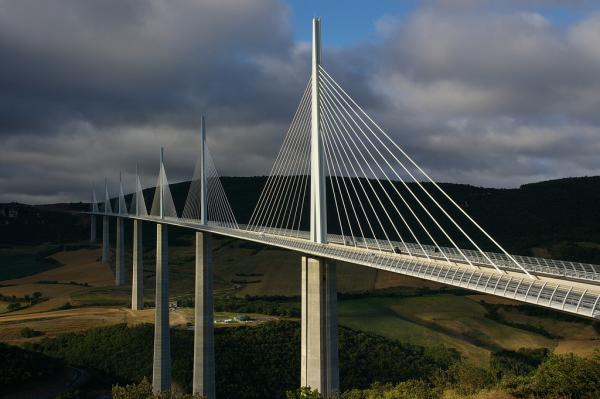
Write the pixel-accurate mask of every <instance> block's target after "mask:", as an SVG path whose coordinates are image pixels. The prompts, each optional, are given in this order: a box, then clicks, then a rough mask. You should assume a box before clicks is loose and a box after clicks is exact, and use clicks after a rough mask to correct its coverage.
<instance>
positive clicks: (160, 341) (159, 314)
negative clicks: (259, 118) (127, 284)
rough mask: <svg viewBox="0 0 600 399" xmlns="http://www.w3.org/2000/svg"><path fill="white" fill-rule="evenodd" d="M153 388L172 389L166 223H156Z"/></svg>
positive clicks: (159, 389)
mask: <svg viewBox="0 0 600 399" xmlns="http://www.w3.org/2000/svg"><path fill="white" fill-rule="evenodd" d="M152 390H153V391H154V392H155V393H158V392H164V391H170V390H171V342H170V333H169V246H168V229H167V225H165V224H157V225H156V311H155V320H154V363H153V366H152Z"/></svg>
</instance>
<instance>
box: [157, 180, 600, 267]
mask: <svg viewBox="0 0 600 399" xmlns="http://www.w3.org/2000/svg"><path fill="white" fill-rule="evenodd" d="M222 181H223V186H224V188H225V190H226V192H227V194H228V198H229V200H230V202H231V205H232V207H233V208H234V210H235V213H236V216H237V218H238V221H239V222H241V223H245V222H247V221H248V219H249V217H250V215H251V213H252V210H253V206H254V204H256V202H257V199H258V197H259V195H260V192H261V190H262V187H263V186H264V183H265V181H266V178H265V177H224V178H222ZM441 186H442V187H443V189H444V190H445V191H446V192H447V193H448V194H449V195H450V196H451V197H452V198H453V199H454V200H455V201H456V202H457V203H459V204H460V205H461V206H462V207H463V209H465V210H466V211H467V212H468V213H469V214H470V215H471V216H472V217H473V218H474V219H475V220H476V221H477V222H478V223H480V224H481V225H482V226H483V227H484V228H485V229H486V230H487V231H488V232H490V234H492V236H494V237H495V238H497V240H498V241H500V242H501V243H502V244H503V245H504V246H506V247H507V249H510V250H511V251H513V252H515V253H522V254H527V253H529V250H530V248H532V247H535V246H551V245H552V244H556V243H560V242H594V243H599V244H600V176H595V177H578V178H566V179H559V180H551V181H544V182H539V183H532V184H526V185H523V186H521V187H519V188H514V189H495V188H482V187H474V186H470V185H466V184H449V183H444V184H441ZM188 187H189V184H188V183H179V184H176V185H174V187H172V192H173V195H174V197H175V201H176V205H177V208H178V209H182V208H183V205H184V203H185V197H186V195H187V190H188ZM148 194H150V193H148ZM149 200H150V199H149ZM329 202H330V203H332V202H333V201H329ZM329 214H330V217H332V216H333V215H334V212H329ZM569 256H570V255H569ZM582 260H585V259H582ZM588 260H589V261H591V259H588ZM597 261H598V262H599V263H600V259H598V260H597Z"/></svg>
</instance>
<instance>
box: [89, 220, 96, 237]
mask: <svg viewBox="0 0 600 399" xmlns="http://www.w3.org/2000/svg"><path fill="white" fill-rule="evenodd" d="M90 242H96V216H95V215H90Z"/></svg>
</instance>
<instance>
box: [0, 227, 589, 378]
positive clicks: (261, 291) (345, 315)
mask: <svg viewBox="0 0 600 399" xmlns="http://www.w3.org/2000/svg"><path fill="white" fill-rule="evenodd" d="M213 245H214V264H215V295H216V296H217V297H219V296H224V295H229V296H236V297H240V298H242V299H243V298H244V297H245V296H246V295H249V296H259V297H260V296H262V297H264V296H273V295H281V296H287V297H297V296H298V295H299V288H300V287H299V284H300V279H299V277H300V276H299V267H298V265H299V263H300V261H299V256H298V255H296V254H293V253H289V252H286V251H282V250H276V249H265V248H263V247H260V246H254V245H248V244H246V243H241V242H239V241H236V240H231V239H222V238H221V239H215V240H214V244H213ZM99 258H100V250H99V249H98V248H96V249H79V250H73V251H62V252H58V253H55V254H53V255H51V259H52V262H55V263H56V264H58V265H59V266H57V267H55V268H53V269H51V270H44V271H41V272H39V273H35V274H32V275H29V276H26V277H20V278H15V279H10V280H4V281H0V294H2V295H3V296H13V295H14V296H15V297H18V298H23V297H24V296H26V295H28V296H31V295H32V294H33V293H34V292H39V293H40V294H41V297H42V299H43V300H42V301H40V302H38V303H35V304H33V305H31V306H26V307H23V308H22V309H19V310H13V311H7V310H8V309H7V303H5V302H0V312H4V313H1V314H0V341H3V342H7V343H13V344H21V343H24V342H29V341H32V340H37V339H40V337H29V338H25V337H23V336H22V333H21V331H22V330H23V329H24V328H30V329H32V330H34V331H39V332H41V333H42V334H43V335H41V336H49V337H52V336H56V335H59V334H61V333H63V332H67V331H81V330H85V329H89V328H92V327H97V326H104V325H113V324H118V323H127V324H128V325H135V324H139V323H152V322H153V320H154V309H153V308H152V307H153V302H154V284H155V280H154V277H155V273H154V250H153V249H152V248H147V249H146V251H145V253H144V262H145V267H144V287H145V289H144V294H145V295H144V298H145V302H146V306H147V307H148V308H147V309H145V310H142V311H132V310H130V309H129V304H130V289H131V287H130V286H129V285H125V286H123V287H115V286H114V272H113V270H114V263H112V264H111V265H105V264H102V263H100V261H99ZM130 267H131V259H130V257H129V256H127V257H126V281H128V280H129V279H130V278H131V277H130V276H131V271H130ZM193 270H194V248H193V246H192V245H191V244H190V245H177V246H172V247H171V248H170V282H171V288H170V296H171V298H173V299H176V298H180V297H185V296H186V295H187V296H188V297H189V294H191V293H193V282H194V279H193V277H194V272H193ZM338 287H339V291H340V293H346V296H344V295H342V297H341V299H340V301H339V309H338V317H339V323H340V324H341V325H343V326H346V327H349V328H352V329H355V330H359V331H364V332H368V333H373V334H378V335H382V336H385V337H387V338H391V339H395V340H398V341H401V342H407V343H412V344H415V345H422V346H426V347H433V346H438V345H443V346H446V347H451V348H455V349H456V350H457V351H458V352H460V353H461V355H462V356H463V357H464V358H465V359H467V360H468V361H470V362H472V363H475V364H477V365H483V366H486V365H488V364H489V356H490V353H491V352H492V351H495V350H498V349H512V350H515V349H518V348H521V347H527V348H538V347H546V348H550V349H552V350H554V351H556V352H557V353H564V352H574V353H577V354H581V355H589V354H591V353H592V352H593V350H594V349H596V348H600V335H599V334H598V330H597V328H595V326H593V325H592V324H591V323H590V322H588V321H586V320H580V319H569V318H567V319H565V320H563V319H553V318H552V316H547V315H546V316H542V315H538V314H531V312H526V311H524V309H522V307H521V306H517V305H518V304H517V303H515V302H513V301H510V300H506V299H498V298H494V297H491V296H487V295H480V294H473V295H465V294H466V292H465V293H460V292H458V293H453V292H451V291H445V290H440V289H441V288H443V287H442V286H440V285H439V284H435V283H427V282H423V281H420V280H418V279H414V278H411V277H406V276H401V275H395V274H392V273H388V272H381V271H376V270H374V269H369V268H364V267H359V266H353V265H347V264H340V265H338ZM363 292H370V294H368V295H364V294H362V293H363ZM348 295H349V296H348ZM23 305H27V304H26V303H23ZM287 306H294V305H293V301H292V303H291V304H290V303H288V305H287ZM493 306H496V307H497V308H491V307H493ZM494 309H495V312H496V316H495V317H490V313H491V312H492V311H494ZM170 314H171V324H172V325H173V326H176V327H180V328H187V326H188V325H189V324H191V323H193V311H192V309H191V308H178V309H175V310H172V311H171V313H170ZM235 314H236V313H235V312H219V313H216V318H217V319H226V318H232V316H234V315H235ZM251 317H253V318H254V319H257V320H258V321H259V322H262V321H268V320H273V319H277V318H279V317H278V316H266V315H259V314H252V315H251ZM232 325H236V323H232V324H219V327H221V326H222V327H229V326H232Z"/></svg>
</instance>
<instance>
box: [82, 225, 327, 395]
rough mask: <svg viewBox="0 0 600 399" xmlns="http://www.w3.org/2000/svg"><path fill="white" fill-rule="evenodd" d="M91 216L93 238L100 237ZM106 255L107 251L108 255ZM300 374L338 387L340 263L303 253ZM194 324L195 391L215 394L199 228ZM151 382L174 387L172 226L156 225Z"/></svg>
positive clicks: (118, 273)
mask: <svg viewBox="0 0 600 399" xmlns="http://www.w3.org/2000/svg"><path fill="white" fill-rule="evenodd" d="M96 218H97V216H94V215H92V216H91V219H92V223H91V224H92V233H91V234H90V240H91V241H92V242H94V241H95V239H96V234H95V224H96V222H95V220H96ZM102 218H103V224H102V226H103V229H102V237H103V239H102V254H103V257H102V259H103V262H106V263H108V253H109V242H108V237H109V235H108V229H109V217H108V216H103V217H102ZM116 219H117V237H116V247H115V254H116V262H115V263H116V269H115V283H116V285H123V284H125V271H124V269H125V267H124V252H125V251H124V245H125V237H124V236H125V234H124V227H123V225H124V219H123V218H120V217H117V218H116ZM142 234H143V233H142V221H141V220H138V219H134V220H133V247H132V257H133V260H132V264H133V270H132V283H131V309H132V310H141V309H143V308H144V297H143V289H144V288H143V281H144V280H143V272H144V265H143V257H142V252H143V251H142ZM105 254H106V255H105ZM300 269H301V273H300V275H301V298H302V300H301V315H302V316H301V356H300V358H301V376H300V386H302V387H311V388H313V389H317V390H318V391H319V392H322V393H324V394H326V395H334V394H335V393H336V392H338V391H339V372H338V369H339V367H338V339H337V336H338V332H337V290H336V267H335V263H332V262H326V261H325V260H323V259H317V258H311V257H306V256H303V257H302V258H301V265H300ZM195 270H196V271H195V275H196V277H195V309H194V318H195V328H194V363H193V367H194V369H193V392H194V393H197V394H200V395H202V396H204V397H206V398H208V399H212V398H215V391H216V386H215V347H214V310H213V309H214V306H213V263H212V237H211V234H210V233H204V232H196V261H195ZM155 303H156V306H155V324H154V360H153V367H152V385H153V388H154V391H155V392H164V391H169V390H170V389H171V346H170V330H169V247H168V226H167V225H166V224H161V223H158V224H156V300H155Z"/></svg>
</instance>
